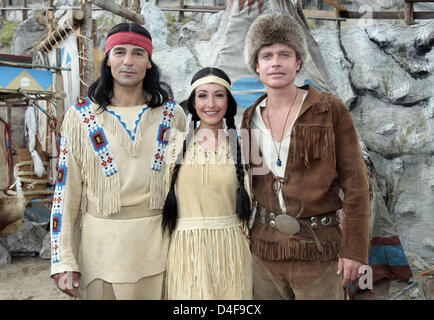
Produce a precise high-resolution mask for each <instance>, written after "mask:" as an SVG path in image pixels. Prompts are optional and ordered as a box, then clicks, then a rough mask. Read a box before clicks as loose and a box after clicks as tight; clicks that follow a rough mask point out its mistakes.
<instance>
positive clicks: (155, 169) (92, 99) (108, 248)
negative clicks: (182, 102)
mask: <svg viewBox="0 0 434 320" xmlns="http://www.w3.org/2000/svg"><path fill="white" fill-rule="evenodd" d="M151 57H152V39H151V35H150V34H149V32H148V31H147V30H146V29H144V28H143V27H141V26H140V25H137V24H133V23H121V24H119V25H116V26H115V27H113V28H112V30H111V31H110V32H109V34H108V37H107V43H106V55H105V58H104V61H103V63H102V66H101V77H100V78H99V79H98V80H96V81H95V83H93V84H92V85H91V86H90V88H89V97H85V98H80V99H78V101H77V102H76V103H75V104H74V106H72V107H71V108H69V110H68V111H67V113H66V115H65V119H64V122H63V124H62V137H61V146H60V149H61V152H60V156H59V163H58V174H57V181H56V189H55V194H54V197H53V207H52V212H51V242H52V250H51V251H52V259H51V260H52V263H51V274H52V277H53V279H54V280H55V282H56V285H57V286H58V287H59V289H60V290H62V291H63V292H64V293H66V294H69V295H71V296H73V297H79V298H80V297H81V295H83V296H84V297H85V298H86V299H161V298H162V297H163V294H164V293H163V283H164V273H165V268H166V258H167V251H168V245H169V237H168V235H167V234H164V233H163V232H162V230H161V220H162V215H161V212H162V210H161V209H162V207H163V205H164V199H165V194H164V191H165V190H166V188H165V186H164V177H163V173H162V172H163V171H162V165H163V159H164V155H165V150H166V145H167V141H168V134H169V132H170V130H171V129H173V128H175V129H178V130H184V129H185V115H184V112H183V111H182V108H181V107H179V106H178V105H177V104H176V103H175V102H174V101H173V100H171V99H170V98H169V97H168V94H167V93H166V92H165V91H164V89H162V88H161V86H160V74H159V70H158V67H157V66H156V65H155V63H154V62H153V61H152V59H151Z"/></svg>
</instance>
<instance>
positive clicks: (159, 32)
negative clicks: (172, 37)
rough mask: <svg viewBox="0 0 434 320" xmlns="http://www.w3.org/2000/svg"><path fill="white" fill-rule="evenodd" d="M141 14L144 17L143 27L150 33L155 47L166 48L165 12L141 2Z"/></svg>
mask: <svg viewBox="0 0 434 320" xmlns="http://www.w3.org/2000/svg"><path fill="white" fill-rule="evenodd" d="M141 14H142V15H143V16H144V17H145V25H144V27H145V28H146V29H147V30H148V31H149V32H150V33H151V36H152V44H153V46H154V48H155V49H157V50H158V49H167V48H169V46H168V45H167V44H166V38H167V34H168V33H169V31H168V30H167V27H166V22H167V18H166V15H165V13H164V12H163V11H162V10H161V9H159V8H157V7H155V6H153V5H152V4H150V3H142V11H141Z"/></svg>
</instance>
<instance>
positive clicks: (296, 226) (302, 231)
mask: <svg viewBox="0 0 434 320" xmlns="http://www.w3.org/2000/svg"><path fill="white" fill-rule="evenodd" d="M256 210H257V213H258V214H259V217H258V220H259V221H260V222H262V223H263V224H265V225H266V226H268V227H270V228H272V229H276V230H278V231H280V232H282V233H285V234H288V235H294V234H297V235H300V236H303V237H312V238H314V240H315V243H316V245H317V248H318V250H319V251H321V252H322V246H321V244H320V241H319V239H318V237H317V236H316V234H315V231H314V230H316V229H320V228H328V227H331V226H335V225H337V224H339V219H338V217H337V214H336V211H331V212H327V213H324V214H320V215H317V216H312V217H308V218H301V219H297V218H294V217H292V216H290V215H288V214H282V213H275V212H272V211H270V210H268V209H266V208H263V207H261V206H260V205H259V203H257V205H256Z"/></svg>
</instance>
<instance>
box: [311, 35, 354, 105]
mask: <svg viewBox="0 0 434 320" xmlns="http://www.w3.org/2000/svg"><path fill="white" fill-rule="evenodd" d="M312 35H313V36H314V38H315V40H316V41H317V43H318V45H319V47H320V49H321V54H322V56H323V58H324V61H327V69H328V71H329V74H330V77H331V80H332V82H333V83H334V84H335V86H336V88H337V94H338V96H339V98H340V99H341V100H342V101H343V103H345V105H347V106H349V105H351V103H352V102H353V101H354V99H355V98H356V94H355V92H354V90H353V88H352V87H351V81H350V79H349V73H350V71H351V64H350V62H349V61H348V60H347V59H346V58H345V55H344V53H343V52H342V50H341V48H340V45H339V39H338V32H337V31H336V30H327V29H324V28H322V29H317V30H314V31H312Z"/></svg>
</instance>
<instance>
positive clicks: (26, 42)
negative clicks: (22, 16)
mask: <svg viewBox="0 0 434 320" xmlns="http://www.w3.org/2000/svg"><path fill="white" fill-rule="evenodd" d="M45 29H46V27H45V25H42V24H39V23H38V21H37V20H36V19H35V17H30V18H29V19H27V20H26V21H24V22H23V23H21V24H19V25H18V26H16V27H15V34H14V37H13V38H12V45H11V48H10V50H9V54H14V55H27V53H28V52H29V50H31V49H32V46H33V45H34V44H35V43H37V42H39V41H41V40H42V39H44V38H45V36H46V31H45Z"/></svg>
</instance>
